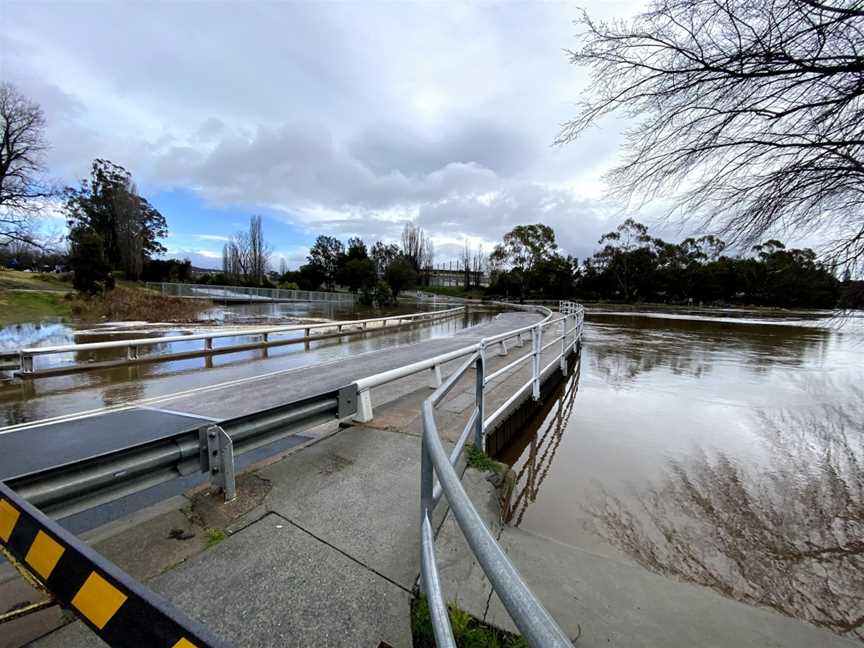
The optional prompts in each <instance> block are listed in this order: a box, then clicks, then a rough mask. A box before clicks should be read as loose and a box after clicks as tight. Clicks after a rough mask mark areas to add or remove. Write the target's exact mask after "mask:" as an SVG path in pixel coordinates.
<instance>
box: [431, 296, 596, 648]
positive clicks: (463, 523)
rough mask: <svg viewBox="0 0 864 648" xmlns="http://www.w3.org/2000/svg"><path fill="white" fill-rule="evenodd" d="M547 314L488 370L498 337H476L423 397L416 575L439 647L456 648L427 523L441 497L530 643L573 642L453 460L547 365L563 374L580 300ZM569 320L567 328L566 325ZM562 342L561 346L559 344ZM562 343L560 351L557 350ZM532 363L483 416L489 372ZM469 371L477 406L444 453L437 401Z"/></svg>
mask: <svg viewBox="0 0 864 648" xmlns="http://www.w3.org/2000/svg"><path fill="white" fill-rule="evenodd" d="M544 310H546V312H547V313H548V315H547V317H546V318H544V319H543V321H541V322H539V323H537V324H535V325H532V326H531V327H529V330H530V332H531V341H532V347H531V351H530V352H529V353H527V354H525V355H523V356H521V357H519V358H517V359H516V360H514V361H512V362H510V363H508V364H507V365H506V366H505V367H503V368H501V369H498V370H496V371H494V372H492V373H491V374H488V375H487V372H486V363H485V359H486V346H487V344H499V343H501V342H503V338H500V337H498V336H494V337H492V338H487V339H484V340H482V341H481V343H480V344H479V345H478V346H477V348H476V350H475V351H474V352H473V355H471V356H470V357H469V358H468V361H467V362H465V363H464V364H463V365H462V366H461V367H459V368H458V369H457V370H456V371H454V372H453V373H452V374H451V375H450V376H448V377H447V379H446V380H445V381H443V382H442V383H441V385H440V386H439V387H438V389H436V390H435V391H434V392H433V393H432V395H431V396H429V398H427V399H426V400H425V401H424V402H423V408H422V412H421V418H422V426H423V427H422V429H423V436H422V443H421V457H420V465H421V469H420V574H421V587H422V589H423V592H424V593H425V594H426V597H427V599H428V602H429V611H430V617H431V620H432V629H433V633H434V636H435V643H436V645H438V646H440V647H448V648H455V646H456V643H455V640H454V637H453V631H452V628H451V626H450V619H449V615H448V612H447V604H446V599H445V596H444V593H443V590H442V586H441V581H440V578H439V575H438V567H437V564H436V559H435V547H434V545H435V534H434V531H433V528H432V523H431V520H432V516H433V513H434V510H435V507H436V506H437V504H438V502H439V501H440V499H441V497H444V496H446V498H447V503H448V504H449V506H450V510H451V511H452V513H453V515H454V517H455V518H456V523H457V525H458V527H459V529H460V530H461V531H462V534H463V535H464V536H465V539H466V540H467V545H468V547H469V548H470V550H471V552H472V553H473V554H474V558H475V559H476V560H477V562H478V563H479V564H480V566H481V568H482V569H483V571H484V573H485V574H486V577H487V578H488V579H489V582H490V583H491V585H492V588H493V590H494V591H495V592H496V593H497V595H498V598H499V599H500V600H501V602H502V603H503V604H504V607H505V608H506V609H507V612H508V613H509V614H510V617H511V618H512V619H513V622H514V623H515V624H516V626H517V627H518V628H519V631H520V632H521V633H522V636H523V637H524V639H525V640H526V641H527V642H528V645H530V646H532V647H533V648H539V647H543V648H546V647H550V648H572V645H573V643H572V642H571V640H570V639H569V638H568V637H567V635H566V634H565V633H564V631H563V630H562V629H561V627H560V626H559V625H558V624H557V622H556V621H555V619H553V618H552V616H551V615H550V614H549V613H548V612H547V611H546V609H545V608H544V607H543V605H542V604H541V603H540V601H539V600H538V599H537V598H536V597H535V596H534V594H533V592H531V590H530V589H529V588H528V586H527V585H526V584H525V582H524V581H523V580H522V577H521V576H520V575H519V573H518V572H517V571H516V568H515V567H514V566H513V564H512V563H511V562H510V559H509V558H508V557H507V554H506V553H504V551H503V550H502V549H501V547H500V545H498V543H497V541H496V540H495V537H494V536H493V535H492V533H491V532H490V531H489V528H488V527H487V526H486V525H485V523H484V522H483V520H482V518H481V517H480V515H479V513H478V512H477V510H476V509H475V508H474V505H473V504H472V503H471V500H470V499H469V498H468V495H467V493H466V492H465V489H464V488H463V487H462V484H461V482H460V481H459V476H458V475H457V473H456V471H455V468H454V467H455V466H456V464H457V463H458V461H459V458H460V456H461V454H462V452H463V449H464V446H465V440H466V438H467V437H468V436H469V434H471V432H472V431H473V436H474V445H475V446H476V447H477V448H479V449H481V450H484V449H485V445H486V430H487V429H490V426H491V424H492V423H494V421H495V420H496V419H497V418H498V417H499V416H501V415H502V413H503V412H505V411H506V409H507V407H508V406H510V405H512V404H514V403H515V402H516V399H517V398H519V397H522V398H527V394H528V390H529V389H530V391H531V395H532V397H533V398H534V399H535V400H536V399H537V398H539V396H540V381H541V380H542V378H543V376H544V375H547V371H548V370H549V369H552V368H554V367H555V366H556V364H557V365H558V367H559V368H560V370H561V371H562V372H566V360H567V354H568V353H570V352H571V351H573V350H574V349H576V348H578V345H579V343H580V340H581V333H582V314H581V306H578V309H577V305H571V303H570V302H566V303H565V302H562V305H561V307H560V312H561V315H562V316H561V317H560V318H558V319H554V320H553V319H551V317H552V313H551V311H548V309H544ZM556 323H560V324H561V335H560V336H557V337H556V333H557V331H554V332H553V333H552V335H551V337H552V339H551V340H550V341H549V342H547V343H546V344H545V345H544V344H543V330H544V328H545V327H548V326H550V325H552V324H556ZM571 325H572V326H571ZM559 342H560V347H559V346H557V345H558V343H559ZM552 348H554V349H555V350H556V351H553V353H555V355H556V357H555V358H554V359H553V360H552V362H550V363H549V364H548V365H546V367H542V358H541V356H542V353H543V351H545V350H546V349H552ZM559 348H560V352H558V351H557V350H558V349H559ZM528 360H530V361H531V379H530V380H529V381H528V382H526V383H525V384H524V385H522V387H520V388H518V389H517V391H516V393H515V394H513V395H512V396H511V397H510V398H508V399H507V401H506V402H505V403H504V405H502V406H501V407H499V408H498V410H497V411H496V412H495V413H493V414H492V415H491V416H490V417H489V418H488V419H487V418H486V415H485V411H484V409H485V388H486V386H487V385H488V384H489V383H490V382H491V381H493V380H494V379H495V378H497V377H499V376H501V375H503V374H505V373H507V372H510V371H512V370H513V369H515V368H516V367H518V366H520V365H521V364H522V363H523V362H525V361H528ZM472 366H473V367H474V369H475V407H474V411H473V412H472V414H471V416H470V417H469V420H468V423H467V424H466V426H465V429H464V430H463V432H462V434H461V435H460V437H459V439H458V440H457V442H456V444H455V445H454V447H453V449H452V451H451V452H450V454H449V455H448V454H447V453H446V451H445V449H444V446H443V444H442V442H441V438H440V436H439V434H438V429H437V426H436V423H435V407H436V406H437V405H438V404H439V403H440V402H441V401H442V400H443V399H444V397H445V396H446V395H447V394H448V393H449V392H450V390H451V389H452V388H453V387H454V386H455V384H456V383H457V382H458V381H459V380H460V379H461V377H462V376H463V375H464V374H465V373H466V372H467V371H468V369H469V368H470V367H472Z"/></svg>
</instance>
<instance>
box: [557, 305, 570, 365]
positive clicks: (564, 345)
mask: <svg viewBox="0 0 864 648" xmlns="http://www.w3.org/2000/svg"><path fill="white" fill-rule="evenodd" d="M569 320H570V316H569V315H565V316H564V319H562V320H561V327H562V330H561V360H560V364H559V366H560V367H561V375H562V376H566V375H567V322H568V321H569Z"/></svg>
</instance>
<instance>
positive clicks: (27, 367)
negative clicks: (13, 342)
mask: <svg viewBox="0 0 864 648" xmlns="http://www.w3.org/2000/svg"><path fill="white" fill-rule="evenodd" d="M20 364H21V371H22V373H33V356H32V355H29V354H25V353H22V354H21V362H20Z"/></svg>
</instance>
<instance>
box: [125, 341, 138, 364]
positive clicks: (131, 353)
mask: <svg viewBox="0 0 864 648" xmlns="http://www.w3.org/2000/svg"><path fill="white" fill-rule="evenodd" d="M126 359H127V360H137V359H138V345H137V344H130V345H129V346H128V347H126Z"/></svg>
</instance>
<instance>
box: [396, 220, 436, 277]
mask: <svg viewBox="0 0 864 648" xmlns="http://www.w3.org/2000/svg"><path fill="white" fill-rule="evenodd" d="M402 254H403V255H404V256H405V257H406V258H407V259H408V260H409V261H410V262H411V265H412V266H414V270H415V271H417V272H418V273H421V272H423V271H425V270H426V269H427V268H430V267H431V266H432V263H433V261H434V260H435V247H434V246H433V244H432V237H430V236H429V235H428V234H427V233H425V232H424V231H423V228H422V227H419V226H417V225H415V224H414V223H407V224H406V225H405V229H404V230H402Z"/></svg>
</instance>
